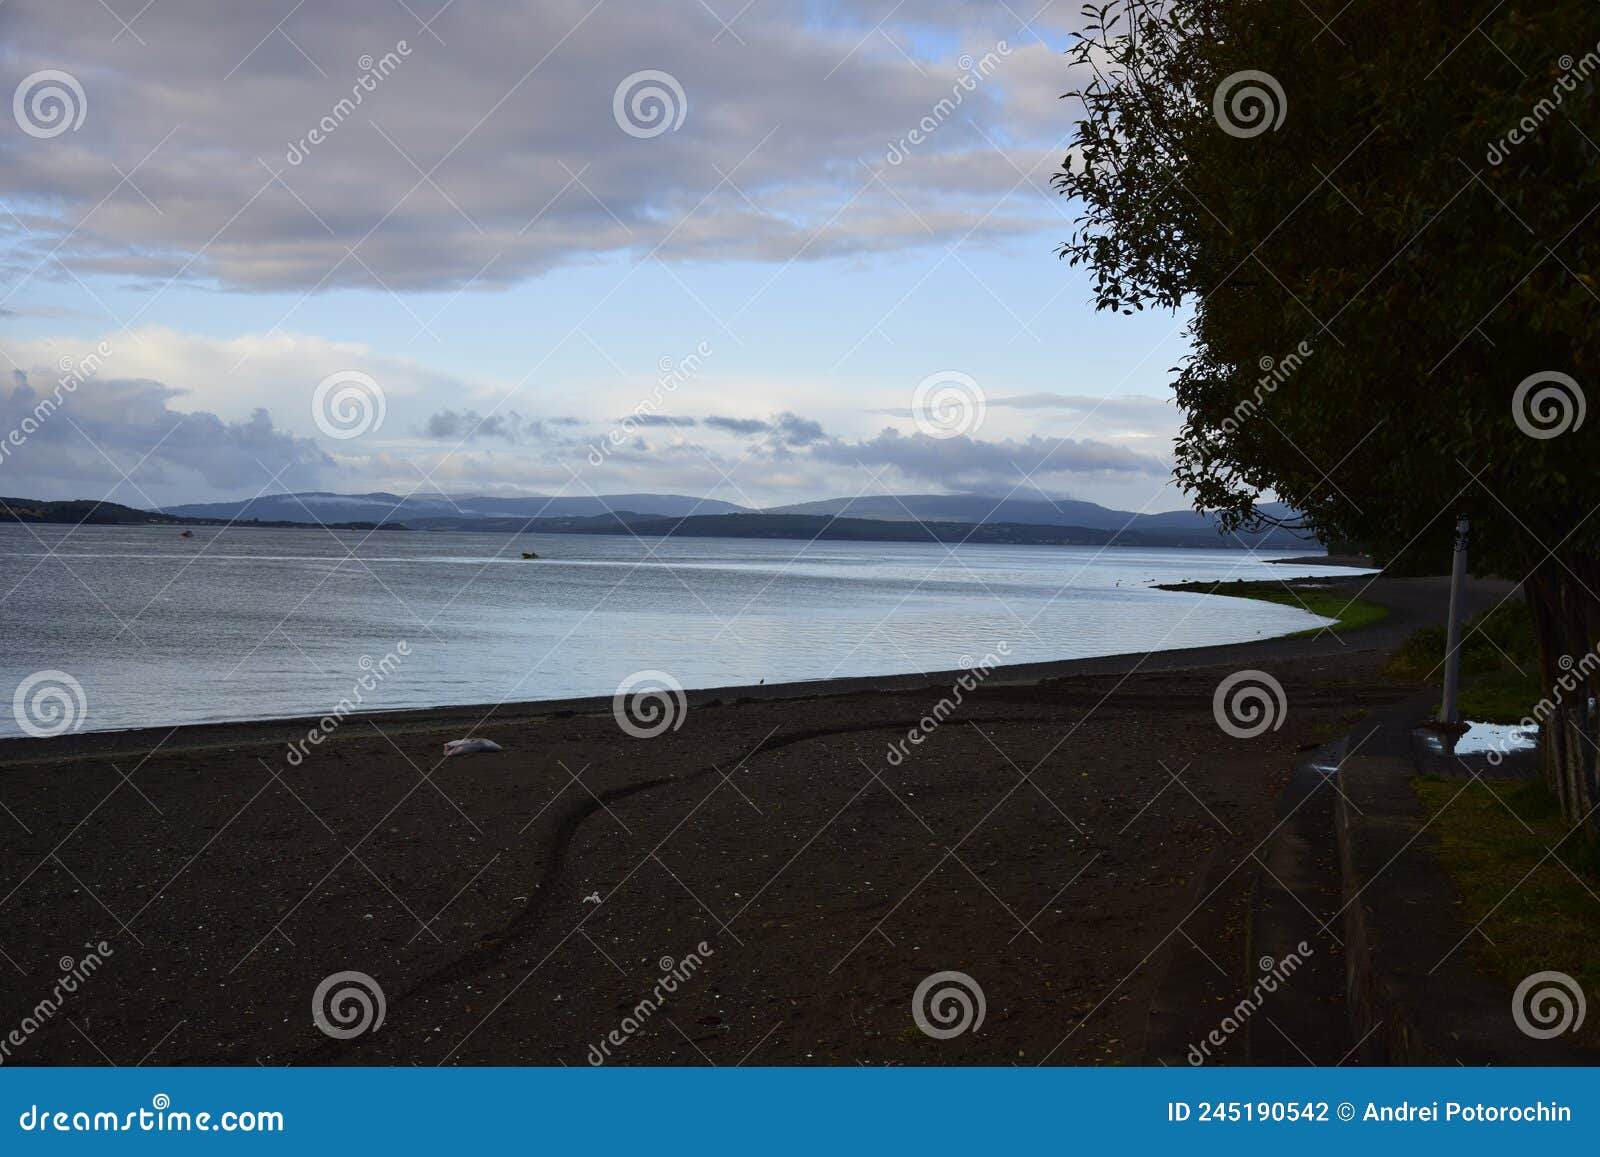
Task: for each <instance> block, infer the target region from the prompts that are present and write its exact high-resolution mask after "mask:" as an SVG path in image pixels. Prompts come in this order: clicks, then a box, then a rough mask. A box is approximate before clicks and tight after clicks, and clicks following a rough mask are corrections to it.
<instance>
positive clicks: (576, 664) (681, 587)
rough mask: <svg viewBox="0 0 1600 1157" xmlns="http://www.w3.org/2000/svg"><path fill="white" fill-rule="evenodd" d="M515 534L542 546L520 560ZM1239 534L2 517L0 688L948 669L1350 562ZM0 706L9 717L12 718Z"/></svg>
mask: <svg viewBox="0 0 1600 1157" xmlns="http://www.w3.org/2000/svg"><path fill="white" fill-rule="evenodd" d="M524 550H531V551H537V552H538V553H539V554H540V555H542V556H544V557H543V558H541V559H540V560H537V561H524V560H523V559H522V558H521V553H520V552H522V551H524ZM1267 557H1270V556H1252V555H1250V554H1247V553H1244V552H1241V551H1229V550H1215V551H1197V550H1132V549H1120V548H1118V549H1107V550H1102V549H1100V548H1094V547H1006V546H962V547H957V548H954V550H947V549H946V548H944V547H942V546H938V545H935V544H928V545H922V544H895V543H876V542H874V543H823V542H817V543H803V542H776V541H753V540H732V539H682V538H679V539H664V540H650V541H649V542H648V543H642V542H640V541H638V540H636V539H632V538H627V537H611V536H606V537H601V536H589V535H524V536H520V537H510V536H505V535H481V534H426V533H415V532H411V533H407V532H393V531H391V532H383V533H377V534H371V535H368V534H366V533H362V532H337V533H336V532H331V531H323V530H267V529H259V528H241V527H234V528H230V529H228V530H225V531H224V530H222V529H221V528H210V527H197V528H195V532H194V537H193V538H189V539H183V538H179V537H178V532H177V531H176V530H174V529H171V528H168V527H134V528H111V527H87V526H86V527H80V528H77V529H73V528H71V527H67V526H35V527H22V526H8V527H0V639H3V641H4V645H3V649H0V704H3V700H4V699H6V698H9V697H11V696H12V694H13V692H14V690H15V688H16V687H17V686H18V685H19V683H21V682H22V681H23V680H24V679H26V678H27V677H28V676H29V675H31V674H33V673H35V672H38V671H41V670H59V671H64V672H66V673H68V674H70V675H71V676H72V677H73V678H75V679H76V680H78V682H79V683H80V684H81V685H82V687H83V689H84V697H85V699H86V701H87V709H86V713H85V716H84V719H85V723H84V728H83V729H84V730H106V729H111V728H124V727H140V726H156V725H161V724H172V723H197V722H214V721H219V720H229V719H252V718H265V717H270V716H285V715H306V714H317V713H320V712H323V711H326V710H329V709H330V708H331V707H332V705H333V704H334V703H336V702H338V701H339V700H340V699H341V698H343V697H346V696H349V695H350V694H351V690H352V687H353V685H354V683H355V680H356V679H357V678H358V677H360V676H361V675H362V674H363V672H364V671H365V670H366V669H367V668H368V667H369V666H370V665H371V664H373V663H377V662H378V661H379V660H381V659H382V658H383V656H385V655H386V654H389V653H391V652H397V648H398V647H399V645H400V644H401V643H402V642H403V643H405V644H406V646H407V648H409V651H410V654H409V655H407V656H403V657H402V658H401V659H400V662H399V664H398V666H397V667H396V668H395V669H394V670H393V671H392V672H391V673H390V674H389V675H388V676H387V677H385V678H384V679H383V680H382V681H381V683H380V684H379V685H378V686H377V687H376V689H375V690H373V691H370V692H364V694H365V703H364V704H363V706H364V708H370V709H373V710H386V709H392V708H402V707H425V706H432V705H442V704H460V703H492V702H498V701H507V702H511V701H518V700H526V699H558V698H566V697H569V696H578V695H610V694H611V693H612V692H613V691H615V690H616V687H617V685H618V683H619V682H621V681H622V680H623V679H624V678H625V677H627V676H628V675H630V674H632V673H634V672H636V671H640V670H643V669H658V670H662V671H667V672H670V673H671V674H672V675H673V676H674V677H676V679H677V680H678V681H679V682H681V683H682V684H683V685H684V686H685V687H715V686H724V685H734V684H746V683H756V682H758V681H760V680H762V679H765V680H766V681H767V682H768V683H781V682H789V681H794V680H801V679H817V678H825V677H829V676H836V675H872V674H888V673H902V672H914V671H933V670H949V669H953V668H955V667H957V666H961V665H963V660H965V661H966V662H970V661H971V660H973V659H981V658H982V657H983V656H984V655H986V654H989V653H991V652H994V651H995V650H996V648H997V646H998V645H999V644H1000V643H1001V642H1004V643H1006V644H1007V645H1008V646H1009V647H1010V648H1011V653H1010V656H1009V657H1008V659H1007V661H1008V662H1018V663H1025V662H1035V661H1040V660H1048V659H1071V658H1081V657H1085V656H1091V655H1108V654H1118V653H1122V652H1128V651H1143V650H1156V649H1168V648H1176V647H1194V646H1203V645H1208V644H1216V643H1235V642H1245V641H1248V640H1252V639H1258V638H1264V637H1267V636H1272V635H1281V634H1287V633H1290V632H1293V631H1299V630H1303V629H1305V628H1307V627H1315V626H1317V625H1319V624H1321V623H1323V622H1325V621H1326V620H1323V619H1320V618H1318V617H1316V616H1314V615H1311V614H1309V613H1307V612H1304V611H1300V610H1294V609H1289V608H1285V607H1277V606H1273V605H1270V604H1266V603H1257V602H1250V601H1246V600H1240V599H1208V598H1206V597H1204V596H1200V595H1190V594H1178V593H1173V592H1167V591H1155V590H1151V589H1149V588H1150V586H1151V585H1152V584H1154V583H1168V582H1181V581H1184V580H1199V579H1221V578H1227V579H1235V578H1262V577H1276V578H1286V577H1290V575H1292V574H1313V575H1314V574H1333V573H1342V574H1348V573H1349V572H1348V571H1340V570H1337V569H1336V568H1329V567H1318V566H1311V565H1308V566H1305V567H1297V568H1292V569H1291V568H1288V567H1283V566H1275V565H1271V564H1269V563H1267V562H1266V561H1264V560H1265V559H1266V558H1267ZM20 733H21V731H20V728H19V727H18V725H17V722H16V720H15V718H14V716H13V712H12V711H10V710H5V709H4V707H3V706H0V735H17V734H20Z"/></svg>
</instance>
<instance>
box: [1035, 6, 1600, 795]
mask: <svg viewBox="0 0 1600 1157" xmlns="http://www.w3.org/2000/svg"><path fill="white" fill-rule="evenodd" d="M1085 17H1086V22H1087V24H1086V28H1085V31H1084V32H1083V33H1082V35H1081V37H1080V39H1079V40H1078V42H1077V43H1076V45H1075V46H1074V48H1073V49H1072V52H1071V56H1072V58H1073V61H1074V63H1075V64H1077V65H1078V66H1079V67H1080V68H1081V69H1082V70H1083V72H1084V74H1085V75H1087V76H1088V77H1089V79H1088V81H1087V83H1086V84H1085V85H1084V86H1083V87H1082V88H1081V89H1080V90H1079V91H1077V92H1075V93H1072V94H1070V95H1072V96H1074V97H1076V98H1077V99H1078V100H1079V101H1081V102H1082V118H1081V120H1080V121H1079V122H1078V124H1077V128H1076V135H1075V140H1074V147H1073V150H1072V155H1071V156H1069V158H1068V161H1067V163H1066V165H1065V166H1064V167H1063V170H1062V172H1061V173H1059V174H1058V176H1057V184H1058V187H1059V188H1060V190H1061V191H1062V192H1063V193H1065V194H1067V195H1069V196H1071V197H1073V198H1074V199H1075V200H1076V201H1077V202H1078V204H1079V205H1080V206H1081V211H1080V216H1079V217H1078V219H1077V221H1076V223H1075V224H1076V228H1075V231H1074V232H1073V234H1072V236H1071V237H1070V239H1069V240H1068V241H1067V242H1066V243H1065V244H1064V245H1063V246H1062V249H1061V255H1062V256H1063V257H1064V258H1065V259H1067V260H1069V261H1070V262H1072V263H1073V264H1075V265H1083V266H1086V267H1087V268H1088V269H1089V270H1090V272H1091V274H1092V276H1093V279H1094V286H1095V294H1096V303H1097V305H1098V306H1099V307H1100V308H1102V309H1115V310H1121V311H1130V310H1138V309H1145V308H1162V309H1168V310H1188V311H1190V313H1191V317H1192V323H1191V328H1192V333H1191V336H1192V339H1193V346H1192V353H1191V355H1190V356H1189V357H1188V358H1187V360H1186V361H1185V362H1184V364H1183V365H1181V366H1180V367H1178V369H1177V370H1176V371H1175V372H1176V378H1175V381H1174V389H1175V392H1176V395H1177V399H1178V402H1179V403H1180V405H1181V406H1182V408H1183V409H1184V411H1185V413H1186V415H1187V420H1186V422H1185V425H1184V427H1183V429H1182V432H1181V434H1180V436H1179V438H1178V442H1177V455H1176V457H1177V471H1176V473H1177V476H1178V479H1179V481H1180V482H1181V483H1182V484H1183V485H1184V487H1185V488H1186V489H1187V490H1188V491H1189V492H1190V493H1191V494H1192V495H1193V496H1194V498H1195V500H1196V503H1197V504H1198V505H1200V506H1202V507H1205V508H1209V509H1216V510H1219V511H1221V512H1222V513H1223V514H1224V516H1225V518H1226V520H1227V521H1228V523H1229V524H1230V525H1233V526H1239V525H1248V524H1250V523H1252V522H1253V521H1257V520H1258V519H1259V517H1260V516H1259V515H1258V514H1257V512H1256V510H1255V506H1254V503H1255V501H1256V499H1257V498H1258V497H1259V496H1260V495H1261V494H1262V493H1263V492H1268V491H1270V492H1272V493H1273V494H1275V495H1276V496H1278V497H1280V498H1282V499H1283V500H1284V501H1286V502H1288V503H1290V504H1292V505H1293V506H1294V507H1295V508H1296V509H1298V510H1300V511H1302V512H1303V515H1304V518H1305V520H1306V522H1307V524H1308V525H1310V526H1311V527H1312V528H1314V529H1315V530H1316V531H1317V532H1318V533H1319V534H1321V535H1322V536H1323V537H1324V538H1325V539H1341V540H1343V539H1349V540H1354V541H1356V542H1359V543H1361V544H1363V545H1365V546H1366V547H1368V548H1369V549H1371V550H1372V551H1373V552H1374V553H1375V554H1377V555H1378V557H1380V558H1382V559H1384V560H1386V561H1388V562H1389V563H1391V565H1393V566H1395V567H1396V568H1402V569H1410V570H1413V571H1416V570H1426V571H1433V572H1437V571H1439V570H1441V569H1443V568H1444V566H1445V565H1447V561H1448V551H1449V543H1450V528H1451V526H1452V525H1453V523H1454V521H1455V516H1456V515H1457V514H1458V513H1464V514H1467V515H1468V516H1469V517H1470V518H1471V520H1472V525H1473V534H1472V550H1473V560H1474V565H1475V568H1476V569H1478V570H1480V571H1488V572H1494V573H1499V574H1503V575H1506V576H1508V577H1511V578H1515V579H1518V580H1523V581H1524V587H1525V590H1526V591H1527V593H1528V596H1529V601H1530V605H1531V606H1532V608H1533V610H1534V614H1535V620H1536V622H1538V623H1539V624H1540V629H1541V641H1542V643H1543V663H1544V667H1545V675H1546V683H1547V686H1551V685H1553V684H1554V681H1555V679H1556V678H1557V676H1558V675H1559V673H1560V671H1561V670H1562V668H1561V661H1562V656H1566V657H1567V658H1568V659H1569V660H1570V661H1572V662H1576V661H1578V659H1579V657H1580V656H1582V655H1584V654H1586V653H1589V652H1590V651H1591V650H1592V649H1593V648H1594V646H1595V643H1596V640H1597V639H1600V595H1597V593H1596V592H1597V591H1600V564H1597V559H1600V513H1597V512H1596V508H1597V505H1600V485H1597V484H1600V452H1597V451H1600V414H1596V415H1592V416H1588V417H1587V420H1584V421H1582V423H1581V424H1580V423H1579V420H1578V419H1579V415H1580V413H1586V411H1587V408H1588V403H1589V402H1590V401H1591V400H1592V401H1594V402H1595V403H1596V404H1597V405H1600V283H1597V281H1596V279H1595V276H1594V255H1595V252H1596V248H1595V247H1596V241H1597V237H1600V6H1596V5H1595V4H1593V3H1592V2H1590V0H1548V2H1543V3H1540V4H1537V5H1523V6H1518V5H1515V4H1500V3H1495V2H1494V0H1472V2H1469V0H1352V2H1351V3H1348V4H1339V3H1332V2H1330V0H1305V2H1304V3H1300V2H1296V3H1287V4H1286V3H1279V2H1276V0H1113V2H1108V3H1103V4H1093V5H1091V6H1090V7H1088V8H1086V9H1085ZM1558 375H1559V376H1558ZM1524 383H1527V384H1526V385H1524ZM1519 387H1520V388H1519ZM1530 431H1531V432H1530ZM1557 431H1559V432H1557ZM1552 434H1553V436H1549V435H1552ZM1591 689H1592V685H1591ZM1568 716H1569V718H1568V722H1570V723H1572V725H1573V726H1576V727H1579V729H1580V730H1581V731H1582V734H1575V735H1574V736H1573V737H1571V742H1572V745H1573V746H1575V747H1578V748H1581V747H1582V745H1583V744H1592V742H1593V740H1594V739H1595V738H1597V734H1596V731H1595V727H1594V718H1593V714H1592V713H1589V712H1585V711H1583V710H1579V709H1574V711H1573V712H1569V713H1568ZM1558 738H1559V737H1558ZM1593 755H1594V752H1593V749H1592V748H1591V749H1590V750H1588V751H1587V752H1586V753H1585V754H1583V756H1582V766H1581V767H1577V766H1576V765H1574V766H1575V767H1576V770H1575V771H1572V772H1570V773H1564V774H1569V777H1570V775H1577V776H1578V778H1580V779H1581V780H1582V781H1583V782H1581V783H1577V784H1576V786H1574V787H1573V788H1572V791H1571V793H1570V794H1572V796H1573V800H1574V806H1575V807H1576V805H1577V804H1583V805H1584V806H1585V807H1587V806H1589V805H1591V804H1592V803H1594V802H1600V787H1597V785H1596V777H1595V771H1596V768H1595V762H1594V758H1593ZM1574 758H1577V757H1576V756H1575V757H1574Z"/></svg>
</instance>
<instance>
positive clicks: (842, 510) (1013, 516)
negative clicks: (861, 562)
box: [767, 494, 1315, 549]
mask: <svg viewBox="0 0 1600 1157" xmlns="http://www.w3.org/2000/svg"><path fill="white" fill-rule="evenodd" d="M1261 509H1262V510H1263V511H1265V512H1266V513H1269V514H1273V515H1277V516H1280V517H1285V516H1287V515H1288V514H1289V508H1288V507H1287V506H1285V505H1284V504H1283V503H1281V502H1269V503H1262V505H1261ZM767 513H768V514H820V515H842V516H845V517H849V518H868V519H882V520H885V521H891V522H909V521H913V520H922V521H924V522H984V523H993V522H1004V523H1022V524H1027V525H1040V526H1070V527H1078V528H1088V529H1093V530H1123V529H1126V530H1128V531H1138V532H1156V531H1163V532H1174V533H1179V534H1184V535H1187V534H1191V533H1198V534H1205V535H1209V536H1210V541H1209V545H1211V546H1237V545H1240V543H1239V542H1235V541H1234V540H1233V539H1232V538H1227V539H1224V538H1222V537H1220V535H1219V533H1218V531H1217V522H1216V519H1215V518H1214V517H1213V516H1212V515H1209V514H1201V513H1200V512H1199V511H1195V510H1171V511H1166V512H1164V513H1161V514H1134V513H1132V512H1131V511H1127V510H1112V509H1109V508H1108V507H1104V506H1100V505H1097V504H1096V503H1093V502H1077V501H1073V500H1071V499H1041V498H1035V497H1029V498H997V497H993V496H984V495H972V494H903V495H876V496H870V497H862V498H829V499H825V500H823V501H821V502H802V503H798V504H796V505H793V506H776V507H772V508H771V509H769V510H768V511H767ZM1239 539H1240V540H1242V542H1243V543H1244V544H1247V545H1249V546H1269V547H1294V548H1296V549H1300V548H1303V547H1306V546H1308V545H1312V544H1314V543H1315V539H1314V538H1312V537H1311V536H1310V535H1301V534H1296V533H1294V532H1293V531H1288V530H1279V529H1271V530H1265V531H1261V532H1259V533H1256V534H1245V533H1241V534H1240V535H1239Z"/></svg>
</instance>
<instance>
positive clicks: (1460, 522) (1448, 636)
mask: <svg viewBox="0 0 1600 1157" xmlns="http://www.w3.org/2000/svg"><path fill="white" fill-rule="evenodd" d="M1466 577H1467V516H1466V515H1465V514H1462V515H1458V516H1457V517H1456V550H1455V565H1454V566H1453V567H1452V568H1451V571H1450V622H1449V623H1448V625H1447V626H1446V627H1445V652H1444V702H1442V703H1441V704H1440V705H1439V722H1440V723H1457V722H1459V721H1460V713H1459V711H1457V709H1456V697H1457V693H1458V692H1459V691H1460V689H1461V584H1462V583H1463V582H1465V581H1466Z"/></svg>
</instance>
